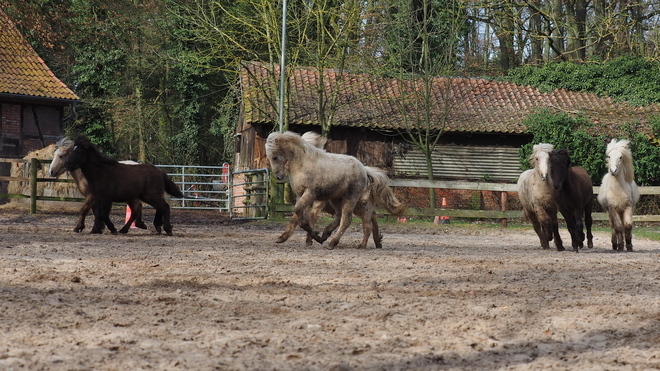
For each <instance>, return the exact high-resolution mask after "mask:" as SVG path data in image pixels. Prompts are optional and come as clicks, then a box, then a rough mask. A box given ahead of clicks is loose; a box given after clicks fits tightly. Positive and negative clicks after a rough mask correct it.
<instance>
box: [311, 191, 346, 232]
mask: <svg viewBox="0 0 660 371" xmlns="http://www.w3.org/2000/svg"><path fill="white" fill-rule="evenodd" d="M329 205H330V207H329V208H328V209H331V210H332V214H333V216H334V217H333V218H332V221H331V222H330V224H328V225H327V226H326V227H325V228H324V229H323V234H322V235H321V240H322V241H323V242H325V241H326V240H327V239H328V237H330V235H331V234H332V232H334V230H335V229H337V226H339V223H340V222H341V202H337V201H336V200H335V201H330V202H329ZM312 226H314V225H313V224H312Z"/></svg>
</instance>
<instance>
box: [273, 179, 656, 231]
mask: <svg viewBox="0 0 660 371" xmlns="http://www.w3.org/2000/svg"><path fill="white" fill-rule="evenodd" d="M390 186H391V187H408V188H436V189H452V190H459V189H460V190H472V191H494V192H502V197H503V199H502V208H503V210H468V209H443V208H435V209H431V208H429V209H422V208H413V207H411V208H408V209H406V213H405V215H408V216H424V217H435V216H440V217H442V216H447V217H454V218H477V219H500V220H502V225H503V226H506V221H507V220H508V219H517V218H522V217H523V212H522V211H521V210H506V205H507V202H506V197H507V192H517V190H518V187H517V185H516V184H512V183H485V182H459V181H444V180H425V179H392V180H390ZM639 191H640V194H642V195H660V187H639ZM598 192H600V187H599V186H595V187H594V195H596V194H598ZM274 199H277V197H274ZM271 210H273V213H274V214H275V216H282V215H283V213H284V212H291V211H293V205H290V204H284V203H273V204H272V205H271ZM380 212H382V210H380ZM559 217H561V215H559ZM592 217H593V219H594V220H608V217H607V213H603V212H596V213H593V214H592ZM633 220H634V221H636V222H658V221H660V215H634V216H633Z"/></svg>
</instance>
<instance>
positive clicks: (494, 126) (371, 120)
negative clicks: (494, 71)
mask: <svg viewBox="0 0 660 371" xmlns="http://www.w3.org/2000/svg"><path fill="white" fill-rule="evenodd" d="M288 79H289V80H288V81H289V84H288V100H287V103H286V114H287V115H288V116H287V120H286V121H287V122H288V128H289V130H291V131H295V132H299V133H303V132H305V131H310V130H311V131H316V132H325V133H324V134H325V135H326V136H327V137H328V138H329V140H328V145H327V147H326V149H327V150H328V151H329V152H335V153H346V154H350V155H354V156H356V157H357V158H359V159H360V160H361V161H362V162H364V163H365V164H367V165H369V166H377V167H380V168H383V169H385V170H387V171H388V173H389V174H390V176H392V177H395V178H415V177H420V178H425V177H426V165H425V160H424V156H423V155H422V153H421V151H420V150H419V149H418V148H416V147H415V146H414V145H411V144H410V143H409V142H407V141H406V140H405V133H406V122H408V121H410V120H409V118H410V117H413V116H415V115H418V114H419V112H420V110H419V109H418V108H417V107H416V105H415V103H414V102H413V101H412V100H410V101H406V102H404V103H405V104H402V101H403V100H402V98H401V97H403V96H410V97H415V96H416V95H415V94H416V91H418V90H419V89H421V88H420V86H423V83H424V82H423V81H408V82H402V81H401V80H397V79H393V78H382V77H375V76H371V75H368V74H357V73H350V72H342V73H340V72H338V71H336V70H331V69H329V70H324V71H323V73H320V71H319V70H317V69H315V68H310V67H298V68H294V69H292V70H291V71H290V73H289V78H288ZM278 84H279V68H278V66H272V65H268V64H263V63H257V62H250V63H246V64H244V66H243V68H242V69H241V72H240V87H241V94H242V97H241V98H242V107H241V115H240V118H239V121H238V124H237V133H236V135H237V141H236V144H237V145H236V159H235V166H236V168H237V169H238V170H247V169H258V168H267V167H268V159H267V158H266V155H265V149H264V144H265V140H266V137H267V136H268V134H269V133H270V132H271V131H273V130H278V124H277V123H278V113H277V112H278V110H277V96H278V91H279V85H278ZM321 84H322V86H324V88H323V89H319V86H321ZM430 85H431V94H430V96H431V97H432V99H431V106H430V107H431V109H430V110H429V112H430V122H431V123H432V125H433V127H432V129H434V130H444V132H443V135H442V136H441V137H440V141H439V144H438V146H437V147H436V149H435V151H434V153H433V156H432V157H433V168H434V178H436V179H444V180H467V181H477V180H484V179H487V180H490V181H498V182H513V181H515V180H516V178H517V177H518V175H519V174H520V171H521V170H520V162H519V158H518V150H519V148H520V147H521V146H522V145H524V144H526V143H528V142H529V141H530V140H531V138H532V137H531V135H530V134H529V133H528V132H527V128H526V127H525V125H524V124H523V121H524V119H525V118H526V117H527V116H528V115H529V114H532V113H534V112H537V111H539V110H549V111H551V112H557V113H560V112H566V113H569V114H578V113H579V114H582V115H585V116H587V117H588V118H590V119H591V120H592V121H593V122H597V123H598V124H599V125H600V126H601V128H607V130H616V127H617V126H618V125H620V124H622V123H625V122H635V121H637V120H639V121H641V122H645V121H647V120H648V118H649V116H650V115H651V114H654V113H655V114H657V112H658V110H657V107H631V106H628V105H627V104H624V103H619V102H615V101H613V100H612V99H611V98H609V97H598V96H597V95H595V94H591V93H577V92H571V91H566V90H556V91H552V92H549V93H544V92H541V91H540V90H538V89H536V88H532V87H529V86H520V85H516V84H512V83H508V82H501V81H491V80H487V79H482V78H464V77H451V78H449V77H438V78H435V79H433V80H432V81H431V84H430ZM322 118H323V119H324V120H325V121H326V122H328V124H327V125H326V128H325V129H324V128H323V127H322V125H321V121H322Z"/></svg>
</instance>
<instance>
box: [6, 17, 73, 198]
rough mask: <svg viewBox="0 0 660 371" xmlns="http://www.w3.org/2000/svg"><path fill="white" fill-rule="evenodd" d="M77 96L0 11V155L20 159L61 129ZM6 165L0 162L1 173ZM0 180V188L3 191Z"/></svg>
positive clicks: (50, 140)
mask: <svg viewBox="0 0 660 371" xmlns="http://www.w3.org/2000/svg"><path fill="white" fill-rule="evenodd" d="M79 101H80V99H79V98H78V96H77V95H76V94H75V93H74V92H73V91H71V89H69V88H68V87H67V86H66V85H65V84H64V83H63V82H62V81H60V80H59V79H58V78H57V77H56V76H55V75H54V74H53V72H52V71H51V70H50V69H49V68H48V66H47V65H46V63H44V61H43V60H42V59H41V58H40V57H39V55H38V54H37V53H36V52H35V51H34V49H33V48H32V47H31V46H30V44H28V42H27V41H26V40H25V38H23V35H21V33H20V32H19V31H18V29H17V28H16V26H15V25H14V23H13V22H12V21H11V19H9V17H8V16H7V15H6V14H5V13H4V12H2V10H0V158H22V157H24V156H25V155H27V154H28V153H29V152H30V151H34V150H37V149H41V148H44V147H46V146H48V145H49V144H51V143H55V142H56V141H57V140H58V139H59V138H61V137H62V136H63V134H64V131H63V124H64V122H65V121H66V120H67V119H70V118H72V117H73V115H69V116H68V117H65V116H64V115H65V114H64V113H65V109H66V108H70V109H68V112H75V105H76V104H77V103H78V102H79ZM9 173H10V164H9V163H4V162H0V176H9V175H10V174H9ZM6 183H7V182H2V187H1V189H0V193H5V191H6V186H7V185H6Z"/></svg>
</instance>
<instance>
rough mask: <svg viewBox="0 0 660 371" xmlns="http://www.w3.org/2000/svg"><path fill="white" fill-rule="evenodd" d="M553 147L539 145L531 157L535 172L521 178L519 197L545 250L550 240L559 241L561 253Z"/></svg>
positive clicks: (556, 242)
mask: <svg viewBox="0 0 660 371" xmlns="http://www.w3.org/2000/svg"><path fill="white" fill-rule="evenodd" d="M553 149H554V148H553V145H552V144H548V143H540V144H536V145H534V147H533V151H532V155H531V156H530V158H529V161H530V164H531V165H532V166H533V167H534V168H533V169H530V170H527V171H525V172H523V173H522V174H520V178H519V179H518V197H519V198H520V203H521V204H522V206H523V211H524V213H525V217H526V218H527V219H528V220H529V221H530V222H531V223H532V226H533V227H534V231H535V232H536V234H537V235H538V236H539V240H540V241H541V247H542V248H543V249H549V248H550V243H549V242H550V241H552V240H553V238H554V240H555V246H556V247H557V250H559V251H562V250H564V245H563V244H562V240H561V237H560V236H559V224H558V222H557V204H556V203H555V201H554V199H553V188H554V187H553V186H552V177H550V176H549V174H550V153H551V152H552V150H553Z"/></svg>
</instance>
